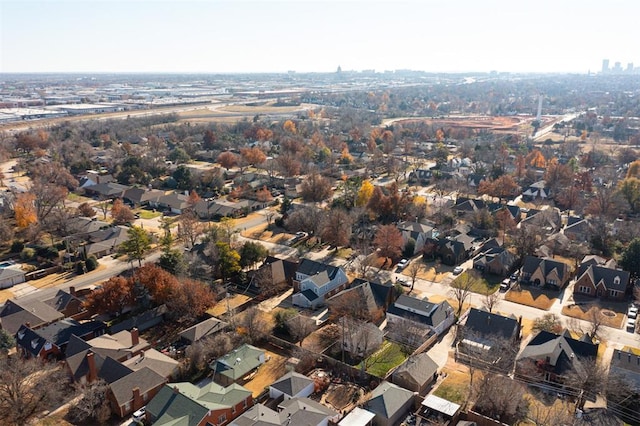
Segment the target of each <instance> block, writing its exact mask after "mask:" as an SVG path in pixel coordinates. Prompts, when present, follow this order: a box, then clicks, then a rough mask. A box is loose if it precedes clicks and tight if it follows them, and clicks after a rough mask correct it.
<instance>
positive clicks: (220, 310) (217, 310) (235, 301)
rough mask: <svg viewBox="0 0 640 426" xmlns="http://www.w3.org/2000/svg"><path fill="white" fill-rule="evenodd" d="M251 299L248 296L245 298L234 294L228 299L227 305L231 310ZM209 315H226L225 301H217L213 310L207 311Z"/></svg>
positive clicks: (242, 295)
mask: <svg viewBox="0 0 640 426" xmlns="http://www.w3.org/2000/svg"><path fill="white" fill-rule="evenodd" d="M250 299H251V298H250V297H249V296H245V295H244V294H234V295H233V296H232V297H230V298H229V299H228V302H229V303H228V305H229V307H230V308H231V309H232V310H233V309H235V308H237V307H238V306H240V305H242V304H244V303H246V302H247V301H248V300H250ZM207 313H208V314H209V315H212V316H214V317H219V316H221V315H224V314H226V313H227V300H226V299H223V300H221V301H219V302H218V303H217V304H216V305H215V306H214V307H213V308H210V309H209V310H207Z"/></svg>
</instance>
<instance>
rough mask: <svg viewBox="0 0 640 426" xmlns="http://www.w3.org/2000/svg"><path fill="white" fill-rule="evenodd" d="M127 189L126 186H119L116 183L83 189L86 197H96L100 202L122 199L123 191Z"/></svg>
mask: <svg viewBox="0 0 640 426" xmlns="http://www.w3.org/2000/svg"><path fill="white" fill-rule="evenodd" d="M127 189H129V187H128V186H126V185H120V184H119V183H116V182H107V183H99V184H96V185H91V186H87V187H85V188H84V190H85V192H86V193H87V194H88V195H90V196H93V197H97V198H98V199H101V200H114V199H116V198H122V196H123V194H124V191H126V190H127Z"/></svg>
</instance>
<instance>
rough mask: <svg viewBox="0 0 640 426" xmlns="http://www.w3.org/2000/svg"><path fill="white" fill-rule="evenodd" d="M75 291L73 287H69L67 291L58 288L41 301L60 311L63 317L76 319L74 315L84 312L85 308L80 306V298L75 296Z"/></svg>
mask: <svg viewBox="0 0 640 426" xmlns="http://www.w3.org/2000/svg"><path fill="white" fill-rule="evenodd" d="M75 293H76V291H75V287H70V288H69V291H68V292H67V291H64V290H58V291H57V292H56V293H55V294H54V295H53V296H52V297H51V298H48V299H45V300H43V302H44V303H45V304H47V305H49V306H51V307H52V308H53V309H55V310H56V311H58V312H60V313H62V314H63V315H64V316H65V318H69V317H72V318H74V319H78V318H75V317H76V316H78V315H79V314H83V313H85V312H86V310H85V308H84V307H83V306H82V300H81V299H79V298H78V297H76V294H75Z"/></svg>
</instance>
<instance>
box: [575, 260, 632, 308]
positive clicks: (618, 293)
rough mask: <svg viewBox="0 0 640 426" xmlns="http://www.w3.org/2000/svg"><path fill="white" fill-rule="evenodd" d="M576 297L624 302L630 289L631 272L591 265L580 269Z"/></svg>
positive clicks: (576, 284)
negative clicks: (591, 297) (584, 296)
mask: <svg viewBox="0 0 640 426" xmlns="http://www.w3.org/2000/svg"><path fill="white" fill-rule="evenodd" d="M576 277H577V278H576V283H575V285H574V286H573V294H574V295H578V294H581V295H587V296H593V297H599V298H603V299H613V300H623V299H624V298H625V296H626V293H627V289H628V287H629V277H630V275H629V272H627V271H622V270H620V269H612V268H607V267H604V266H596V265H593V264H590V265H588V266H586V267H582V266H581V267H580V268H578V275H576Z"/></svg>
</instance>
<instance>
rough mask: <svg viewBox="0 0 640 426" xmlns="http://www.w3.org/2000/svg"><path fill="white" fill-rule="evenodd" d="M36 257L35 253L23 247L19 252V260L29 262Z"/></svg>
mask: <svg viewBox="0 0 640 426" xmlns="http://www.w3.org/2000/svg"><path fill="white" fill-rule="evenodd" d="M34 257H36V251H35V250H34V249H32V248H30V247H25V248H23V249H22V251H20V259H22V260H31V259H33V258H34Z"/></svg>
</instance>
